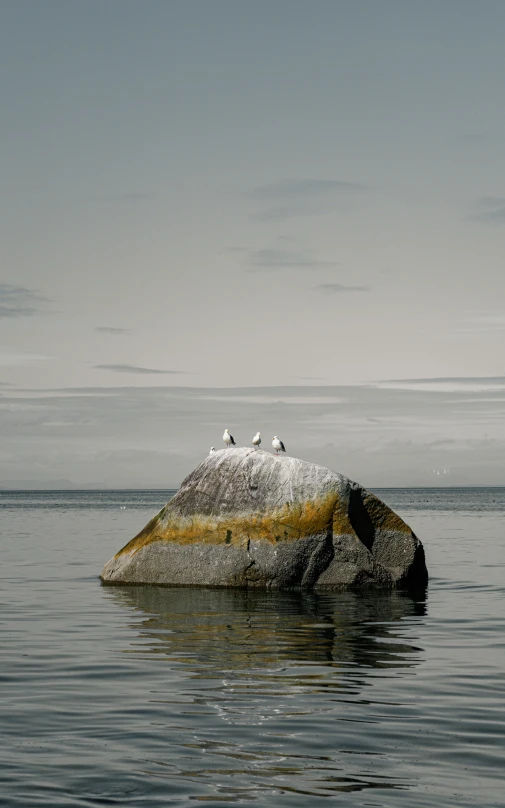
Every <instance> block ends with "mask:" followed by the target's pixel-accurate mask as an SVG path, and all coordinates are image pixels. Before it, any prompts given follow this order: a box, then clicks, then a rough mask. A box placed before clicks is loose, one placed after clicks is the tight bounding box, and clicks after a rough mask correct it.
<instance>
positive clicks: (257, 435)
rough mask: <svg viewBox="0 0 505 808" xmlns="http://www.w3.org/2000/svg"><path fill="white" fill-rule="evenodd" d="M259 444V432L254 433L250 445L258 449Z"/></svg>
mask: <svg viewBox="0 0 505 808" xmlns="http://www.w3.org/2000/svg"><path fill="white" fill-rule="evenodd" d="M260 443H261V432H256V434H255V436H254V438H253V439H252V444H253V446H256V447H257V448H259V445H260Z"/></svg>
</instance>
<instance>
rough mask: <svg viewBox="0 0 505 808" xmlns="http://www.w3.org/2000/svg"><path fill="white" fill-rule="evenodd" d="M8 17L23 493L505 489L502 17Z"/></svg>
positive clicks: (52, 13)
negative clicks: (335, 481) (240, 487)
mask: <svg viewBox="0 0 505 808" xmlns="http://www.w3.org/2000/svg"><path fill="white" fill-rule="evenodd" d="M0 8H1V24H0V54H1V57H0V58H1V73H0V109H1V113H2V114H1V124H0V126H1V139H0V167H1V183H0V251H1V263H0V267H1V270H0V271H1V274H0V485H2V484H3V483H5V482H9V481H20V482H21V483H22V482H26V483H27V484H31V483H32V482H35V483H37V482H40V483H44V484H49V483H50V482H51V480H62V479H63V480H70V481H73V482H74V483H76V484H88V483H97V484H101V485H109V486H116V485H117V486H150V485H157V486H165V485H166V486H173V485H178V484H179V482H180V481H181V479H182V478H183V477H184V476H185V475H186V474H187V473H188V472H189V471H190V470H191V469H192V468H193V467H194V465H195V464H196V463H197V462H198V461H199V460H200V459H201V458H202V457H203V456H205V454H206V453H207V452H208V449H209V447H210V445H215V446H221V445H222V444H221V435H222V432H223V429H224V427H226V426H228V427H229V428H230V430H231V431H232V433H233V434H235V437H236V439H237V442H238V443H240V444H248V443H249V442H250V440H251V438H252V436H253V435H254V433H255V432H256V430H257V429H260V430H261V432H262V434H263V436H264V445H266V446H269V444H270V440H271V437H272V436H273V434H278V435H280V436H281V437H282V439H283V440H284V441H285V443H286V445H287V448H288V451H289V453H290V454H292V455H296V456H300V457H303V458H305V459H308V460H314V461H316V462H321V463H324V464H325V465H328V466H330V467H332V468H334V469H336V470H337V471H340V472H342V473H344V474H347V475H348V476H351V477H353V478H355V479H358V480H359V481H360V482H362V483H363V484H365V485H370V486H377V485H440V484H442V483H444V484H466V485H468V484H502V485H503V484H505V464H504V461H503V458H504V456H505V451H504V450H505V427H504V423H505V422H504V415H505V375H504V374H505V368H504V355H505V305H504V300H505V272H504V268H503V256H504V236H505V168H504V167H505V104H504V97H503V96H504V90H503V76H504V75H505V49H504V48H503V42H504V40H505V3H504V2H502V0H481V2H479V3H477V2H474V0H468V1H467V0H433V1H432V0H424V2H422V3H415V2H405V0H354V1H353V2H352V3H351V2H347V0H345V1H344V0H342V1H341V2H340V1H339V0H328V2H325V1H323V0H314V1H313V2H310V3H309V2H307V0H305V2H297V1H296V0H285V1H283V0H268V2H262V0H256V2H254V3H245V2H244V3H241V2H236V0H229V1H228V2H224V1H222V0H200V1H199V2H195V1H194V0H184V2H182V0H181V2H170V0H108V1H107V2H103V0H44V2H40V0H32V2H28V1H27V0H16V2H15V3H14V2H11V3H9V2H3V3H0ZM392 380H393V381H392ZM444 470H445V473H444Z"/></svg>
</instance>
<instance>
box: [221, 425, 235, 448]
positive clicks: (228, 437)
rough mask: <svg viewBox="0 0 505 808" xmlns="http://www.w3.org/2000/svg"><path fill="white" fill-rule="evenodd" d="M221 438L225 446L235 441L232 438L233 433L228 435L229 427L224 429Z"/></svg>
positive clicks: (233, 443) (233, 444) (232, 444)
mask: <svg viewBox="0 0 505 808" xmlns="http://www.w3.org/2000/svg"><path fill="white" fill-rule="evenodd" d="M223 440H224V442H225V443H226V446H227V447H228V446H235V441H234V440H233V435H230V430H229V429H225V430H224V435H223Z"/></svg>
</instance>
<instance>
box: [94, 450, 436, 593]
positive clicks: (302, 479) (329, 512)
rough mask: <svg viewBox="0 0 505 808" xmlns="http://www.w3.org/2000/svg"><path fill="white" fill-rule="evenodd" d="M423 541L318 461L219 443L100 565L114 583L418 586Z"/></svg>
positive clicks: (104, 575) (423, 571)
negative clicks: (149, 519) (127, 540)
mask: <svg viewBox="0 0 505 808" xmlns="http://www.w3.org/2000/svg"><path fill="white" fill-rule="evenodd" d="M427 578H428V572H427V570H426V564H425V560H424V550H423V546H422V544H421V542H420V541H419V539H418V538H417V537H416V536H415V535H414V534H413V533H412V531H411V529H410V528H409V527H408V526H407V525H406V524H405V522H403V521H402V520H401V519H400V517H399V516H397V515H396V514H395V513H394V512H393V511H392V510H391V509H390V508H388V507H387V506H386V505H384V503H383V502H381V501H380V500H379V499H377V497H375V496H374V495H373V494H370V493H369V492H368V491H366V490H365V489H364V488H362V487H361V486H360V485H358V484H357V483H353V482H351V480H348V479H347V478H346V477H342V475H340V474H336V473H335V472H333V471H330V470H329V469H326V468H323V467H322V466H316V465H314V464H313V463H306V462H304V461H302V460H297V459H296V458H293V457H285V456H281V457H276V456H275V455H272V454H270V453H269V452H264V451H262V450H261V449H260V450H258V449H245V448H244V449H234V450H233V451H231V450H230V449H221V450H220V451H217V452H214V453H213V454H212V455H210V456H209V457H207V458H206V459H205V460H204V461H203V463H200V465H199V466H198V467H197V468H196V469H195V470H194V471H193V472H192V473H191V474H190V475H189V477H186V479H185V480H184V482H183V483H182V485H181V488H180V489H179V491H178V492H177V494H176V495H175V497H174V498H173V499H171V500H170V502H169V503H168V504H167V505H165V507H164V508H162V510H161V511H160V512H159V514H158V515H157V516H155V517H154V519H152V520H151V521H150V522H149V524H148V525H146V527H145V528H144V530H142V531H141V532H140V533H139V534H138V536H136V537H135V538H134V539H132V540H131V541H130V542H129V543H128V544H127V545H126V546H125V547H123V549H122V550H120V551H119V553H117V555H115V556H114V558H112V559H111V560H110V561H109V562H108V563H107V564H106V565H105V567H104V568H103V570H102V574H101V579H102V581H104V582H105V583H117V584H145V583H149V584H167V585H172V586H227V587H233V586H239V587H264V588H275V589H281V588H303V589H330V590H331V589H341V588H343V587H361V586H381V587H418V586H424V585H425V584H426V581H427Z"/></svg>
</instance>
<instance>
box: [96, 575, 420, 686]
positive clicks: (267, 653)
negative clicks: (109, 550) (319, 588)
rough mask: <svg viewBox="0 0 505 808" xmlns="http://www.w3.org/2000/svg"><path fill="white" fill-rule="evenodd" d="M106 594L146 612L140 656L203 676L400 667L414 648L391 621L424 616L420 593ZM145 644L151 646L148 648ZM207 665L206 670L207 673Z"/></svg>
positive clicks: (147, 590) (139, 590)
mask: <svg viewBox="0 0 505 808" xmlns="http://www.w3.org/2000/svg"><path fill="white" fill-rule="evenodd" d="M107 594H108V595H110V596H111V597H113V598H114V599H115V600H117V601H118V602H119V603H121V604H123V605H125V606H129V607H131V608H133V609H135V610H137V611H141V612H144V613H145V614H146V617H145V619H144V620H143V621H142V623H141V624H140V625H139V624H138V623H136V624H135V628H136V629H137V630H138V631H139V632H140V634H141V636H142V639H143V645H142V653H144V654H145V653H156V654H160V653H161V654H168V655H170V657H171V658H172V659H174V660H177V661H179V662H184V663H186V664H187V665H189V666H192V667H194V671H195V673H197V674H198V673H200V672H202V673H203V670H202V671H200V668H199V664H203V665H205V670H204V675H205V676H206V677H208V676H209V675H211V670H212V669H213V668H215V670H216V672H217V671H222V670H223V669H230V668H232V669H239V670H243V669H247V668H251V667H252V668H254V669H258V668H267V669H270V670H271V669H272V668H274V667H276V666H278V665H283V664H286V663H289V662H297V663H298V664H303V663H309V664H313V663H317V664H318V665H324V664H329V665H332V666H339V665H342V666H348V665H353V666H359V667H364V668H370V667H372V668H378V667H383V666H387V667H391V666H394V667H404V666H411V665H415V664H417V661H418V652H419V650H420V649H419V648H417V647H416V646H414V645H412V644H409V643H405V641H404V640H402V639H401V635H400V636H399V635H398V634H397V632H396V628H397V626H396V623H397V622H398V621H399V620H401V619H403V618H408V617H416V616H417V617H418V616H422V615H424V614H425V611H426V603H425V598H424V594H420V595H419V596H418V597H417V598H415V597H412V596H410V595H408V594H407V593H403V592H393V593H389V592H387V593H377V592H375V593H353V592H343V593H339V594H315V593H307V594H304V593H292V592H288V593H286V592H284V593H279V592H272V593H265V592H258V591H254V590H239V589H236V590H223V589H169V588H165V587H156V586H135V587H120V586H117V587H114V588H113V589H110V590H107ZM148 639H150V640H151V641H152V642H150V643H149V642H148V643H146V640H148ZM209 667H210V669H211V670H209Z"/></svg>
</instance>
